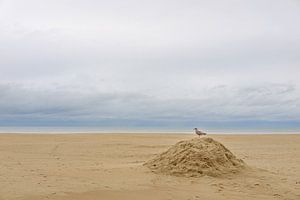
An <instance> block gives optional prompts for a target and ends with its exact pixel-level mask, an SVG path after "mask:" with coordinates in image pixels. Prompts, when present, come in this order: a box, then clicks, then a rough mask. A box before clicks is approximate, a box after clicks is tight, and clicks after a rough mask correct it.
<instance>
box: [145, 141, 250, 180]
mask: <svg viewBox="0 0 300 200" xmlns="http://www.w3.org/2000/svg"><path fill="white" fill-rule="evenodd" d="M144 165H145V166H147V167H149V169H151V170H152V172H156V173H161V174H166V175H174V176H185V177H201V176H212V177H221V176H222V177H227V176H228V175H230V174H236V173H240V172H242V171H245V170H247V168H248V166H247V165H246V164H245V163H244V161H243V160H241V159H238V158H236V156H235V155H234V154H233V153H231V152H230V150H228V149H227V148H226V147H225V146H224V145H223V144H221V143H220V142H217V141H216V140H214V139H212V138H209V137H201V138H200V137H199V138H194V139H191V140H183V141H180V142H178V143H176V144H175V145H173V146H171V147H170V148H169V149H168V150H167V151H165V152H163V153H161V154H159V155H158V156H156V157H155V158H153V159H151V160H149V161H147V162H145V163H144Z"/></svg>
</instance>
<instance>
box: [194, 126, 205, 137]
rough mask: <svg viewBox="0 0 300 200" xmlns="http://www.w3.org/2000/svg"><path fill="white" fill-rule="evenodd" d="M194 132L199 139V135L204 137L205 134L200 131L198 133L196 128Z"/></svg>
mask: <svg viewBox="0 0 300 200" xmlns="http://www.w3.org/2000/svg"><path fill="white" fill-rule="evenodd" d="M194 130H195V133H196V134H197V135H199V137H200V136H201V135H206V133H204V132H202V131H199V130H198V129H197V128H194Z"/></svg>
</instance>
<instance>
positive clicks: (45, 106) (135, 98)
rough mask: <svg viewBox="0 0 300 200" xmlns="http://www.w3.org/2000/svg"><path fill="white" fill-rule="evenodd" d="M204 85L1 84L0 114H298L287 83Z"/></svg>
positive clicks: (214, 116)
mask: <svg viewBox="0 0 300 200" xmlns="http://www.w3.org/2000/svg"><path fill="white" fill-rule="evenodd" d="M216 90H217V91H214V89H209V90H208V91H210V93H206V92H205V91H203V93H205V96H199V97H198V98H182V97H181V98H172V99H167V98H165V99H164V98H157V97H156V96H150V95H147V94H142V93H138V94H134V93H99V92H95V93H93V91H88V92H86V91H72V90H69V89H63V90H59V91H58V90H53V89H49V90H43V89H39V90H35V89H30V88H24V87H22V86H19V85H1V87H0V93H1V99H0V110H1V113H0V116H1V118H2V119H3V118H4V117H7V116H10V118H13V117H14V116H22V115H24V117H25V118H26V117H31V118H32V119H34V118H36V119H39V118H42V119H45V120H47V119H48V120H49V119H55V120H59V119H64V120H66V121H67V120H74V119H76V120H91V119H94V120H95V119H98V120H101V119H118V120H122V119H131V120H134V119H135V120H138V119H144V120H155V119H156V120H157V119H162V120H187V119H193V120H217V121H219V120H221V121H222V120H229V119H230V120H257V119H261V120H280V119H282V118H285V119H290V120H299V115H300V110H299V104H300V103H299V102H300V99H299V90H298V89H296V88H294V87H293V86H290V85H269V86H264V87H258V88H253V87H252V88H238V89H236V88H230V87H229V88H228V87H225V88H224V86H223V87H222V88H217V89H216Z"/></svg>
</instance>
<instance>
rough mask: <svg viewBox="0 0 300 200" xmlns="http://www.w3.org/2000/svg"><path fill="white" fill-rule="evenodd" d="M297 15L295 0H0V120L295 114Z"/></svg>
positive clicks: (166, 120) (170, 121)
mask: <svg viewBox="0 0 300 200" xmlns="http://www.w3.org/2000/svg"><path fill="white" fill-rule="evenodd" d="M299 22H300V1H299V0H284V1H283V0H248V1H247V0H245V1H238V0H232V1H230V0H229V1H223V0H220V1H216V0H207V1H201V0H186V1H177V0H172V1H171V0H164V1H161V0H152V1H149V0H148V1H145V0H126V1H124V0H109V1H102V0H43V1H41V0H26V1H24V0H0V125H1V126H8V125H13V126H17V125H52V126H53V125H68V126H69V125H71V126H73V125H96V126H97V125H99V126H105V125H115V126H126V125H130V126H162V127H163V126H166V127H170V126H173V125H174V126H175V124H180V125H178V126H181V125H182V126H184V127H188V126H190V125H193V126H197V125H200V126H201V125H203V124H204V125H205V122H209V123H211V124H213V123H214V122H215V123H226V122H230V123H233V122H237V123H240V122H241V121H242V122H243V123H244V125H243V126H244V127H246V128H247V123H246V122H249V123H250V122H252V123H253V121H255V122H276V123H277V122H278V123H288V124H289V123H292V124H293V123H294V124H295V123H298V122H300V78H299V77H300V26H299ZM211 124H210V126H212V127H213V125H211ZM298 124H299V123H298ZM232 126H234V123H233V124H232ZM249 126H250V124H249ZM251 126H253V124H251ZM254 126H255V125H254ZM292 126H294V127H295V126H296V128H299V129H300V125H292Z"/></svg>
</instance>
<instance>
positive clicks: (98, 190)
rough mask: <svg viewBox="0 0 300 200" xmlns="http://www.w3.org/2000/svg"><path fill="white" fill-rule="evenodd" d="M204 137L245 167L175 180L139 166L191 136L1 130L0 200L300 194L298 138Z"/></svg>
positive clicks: (294, 196) (247, 197)
mask: <svg viewBox="0 0 300 200" xmlns="http://www.w3.org/2000/svg"><path fill="white" fill-rule="evenodd" d="M209 137H211V138H213V139H214V140H216V141H218V142H220V143H222V144H223V145H224V146H225V147H226V148H227V149H229V150H230V152H232V154H233V155H235V156H236V158H238V159H239V158H240V159H242V160H244V161H245V163H247V165H249V166H250V169H249V170H243V171H241V172H240V173H234V174H228V175H226V176H225V177H224V176H222V177H212V176H206V175H205V176H200V177H182V176H173V175H165V174H161V173H153V172H152V171H151V170H150V169H149V168H148V167H147V166H144V165H143V164H144V163H145V162H147V161H149V160H152V159H155V157H157V156H159V155H160V154H161V153H162V152H165V151H167V150H168V149H169V148H170V147H172V145H174V144H176V143H177V142H179V141H182V140H189V139H193V138H196V136H194V135H193V134H191V135H183V134H172V135H170V134H169V135H167V134H65V135H50V134H48V135H47V134H45V135H29V134H27V135H22V134H0V160H1V164H0V199H1V200H43V199H53V200H71V199H72V200H96V199H97V200H98V199H105V200H110V199H115V200H118V199H120V200H121V199H122V200H127V199H128V200H129V199H130V200H132V199H133V200H134V199H139V200H140V199H146V200H147V199H158V200H159V199H166V200H168V199H175V200H177V199H178V200H179V199H180V200H182V199H186V200H188V199H189V200H197V199H206V200H216V199H217V200H218V199H220V200H223V199H233V200H238V199H243V200H250V199H253V200H254V199H255V200H257V199H266V200H268V199H285V200H288V199H290V200H298V199H300V156H299V155H300V135H209Z"/></svg>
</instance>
